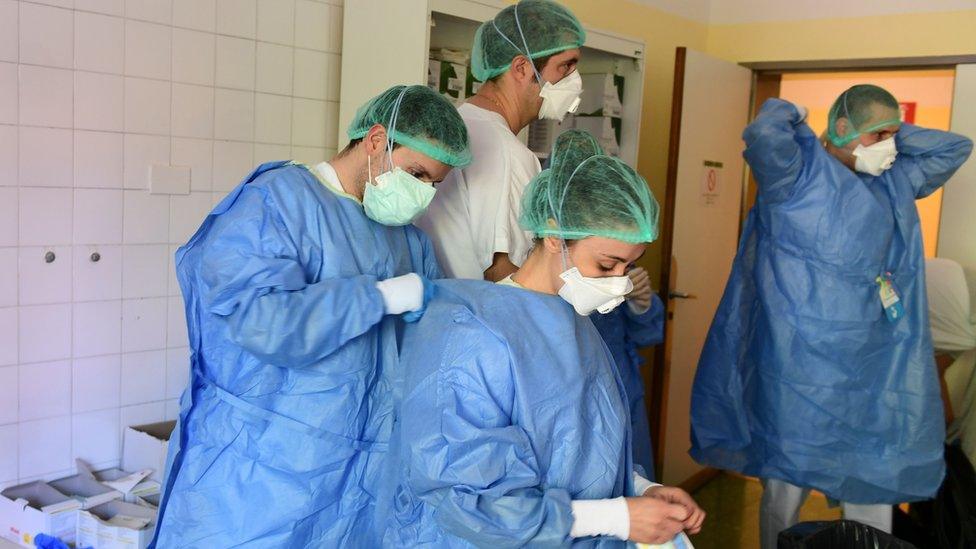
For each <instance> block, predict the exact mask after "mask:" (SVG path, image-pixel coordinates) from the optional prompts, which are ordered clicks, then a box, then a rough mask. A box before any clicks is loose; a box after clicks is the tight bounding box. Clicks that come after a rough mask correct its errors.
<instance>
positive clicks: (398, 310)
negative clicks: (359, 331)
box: [376, 273, 434, 322]
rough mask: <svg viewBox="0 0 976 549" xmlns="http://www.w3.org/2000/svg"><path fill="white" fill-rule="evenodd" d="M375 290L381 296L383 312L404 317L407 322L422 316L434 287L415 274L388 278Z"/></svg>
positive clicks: (379, 283)
mask: <svg viewBox="0 0 976 549" xmlns="http://www.w3.org/2000/svg"><path fill="white" fill-rule="evenodd" d="M376 289H377V290H379V291H380V294H382V296H383V310H384V313H385V314H388V315H401V314H404V313H407V314H408V315H410V317H409V318H407V315H404V320H407V321H408V322H413V321H416V320H418V319H419V318H420V316H421V315H423V311H424V310H425V309H426V306H427V302H428V301H430V298H431V297H432V296H433V294H434V285H433V284H431V283H430V281H429V280H427V279H426V278H424V277H422V276H420V275H418V274H417V273H407V274H405V275H401V276H397V277H393V278H388V279H386V280H382V281H380V282H377V283H376Z"/></svg>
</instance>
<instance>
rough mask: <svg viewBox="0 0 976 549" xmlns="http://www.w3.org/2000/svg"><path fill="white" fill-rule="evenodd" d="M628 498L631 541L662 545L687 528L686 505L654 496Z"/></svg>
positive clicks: (687, 514)
mask: <svg viewBox="0 0 976 549" xmlns="http://www.w3.org/2000/svg"><path fill="white" fill-rule="evenodd" d="M626 499H627V511H628V512H629V513H630V536H629V537H628V539H629V540H630V541H633V542H636V543H649V544H652V545H660V544H662V543H667V542H669V541H671V540H672V539H673V538H674V536H676V535H678V533H679V532H681V531H682V530H684V529H685V522H686V521H687V520H688V516H689V513H688V509H686V508H685V507H684V506H682V505H678V504H676V503H668V502H667V501H664V500H661V499H658V498H654V497H636V498H626Z"/></svg>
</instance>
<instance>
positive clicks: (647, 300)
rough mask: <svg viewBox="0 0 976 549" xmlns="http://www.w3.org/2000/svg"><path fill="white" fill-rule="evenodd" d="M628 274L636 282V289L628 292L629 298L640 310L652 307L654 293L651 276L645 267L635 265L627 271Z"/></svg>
mask: <svg viewBox="0 0 976 549" xmlns="http://www.w3.org/2000/svg"><path fill="white" fill-rule="evenodd" d="M627 276H629V277H630V281H631V282H633V283H634V289H633V290H631V292H630V293H629V294H627V299H628V300H629V301H630V302H631V303H632V304H633V305H634V308H635V309H637V310H638V311H646V310H647V309H649V308H650V307H651V294H653V293H654V290H653V289H652V288H651V277H650V276H649V275H648V274H647V271H645V270H644V268H643V267H635V268H633V269H631V270H629V271H627Z"/></svg>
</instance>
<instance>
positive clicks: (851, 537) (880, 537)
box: [776, 520, 915, 549]
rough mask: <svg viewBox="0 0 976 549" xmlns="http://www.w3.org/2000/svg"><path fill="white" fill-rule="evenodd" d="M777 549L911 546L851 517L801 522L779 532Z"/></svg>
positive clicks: (894, 548) (907, 548)
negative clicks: (850, 518) (849, 518)
mask: <svg viewBox="0 0 976 549" xmlns="http://www.w3.org/2000/svg"><path fill="white" fill-rule="evenodd" d="M776 546H777V548H778V549H915V546H914V545H912V544H911V543H908V542H907V541H903V540H900V539H898V538H896V537H895V536H892V535H891V534H886V533H884V532H882V531H881V530H878V529H877V528H873V527H871V526H868V525H866V524H861V523H860V522H855V521H853V520H834V521H823V522H801V523H800V524H797V525H796V526H793V527H792V528H790V529H788V530H783V531H782V532H780V533H779V538H778V539H777V545H776Z"/></svg>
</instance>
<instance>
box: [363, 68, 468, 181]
mask: <svg viewBox="0 0 976 549" xmlns="http://www.w3.org/2000/svg"><path fill="white" fill-rule="evenodd" d="M374 124H380V125H382V126H383V127H385V128H386V131H387V133H388V134H389V138H390V140H391V141H393V142H394V143H399V144H400V145H403V146H404V147H407V148H410V149H413V150H415V151H417V152H419V153H422V154H425V155H427V156H429V157H431V158H433V159H434V160H439V161H441V162H443V163H445V164H447V165H449V166H454V167H464V166H467V165H468V164H470V163H471V151H470V150H469V149H468V130H467V128H466V127H465V126H464V120H462V119H461V115H460V114H458V112H457V109H456V108H455V107H454V105H452V104H451V102H450V101H448V100H447V99H445V98H444V97H442V96H441V95H440V94H439V93H437V92H435V91H433V90H431V89H430V88H428V87H427V86H402V85H401V86H393V87H392V88H390V89H388V90H386V91H385V92H383V93H381V94H379V95H377V96H376V97H374V98H372V99H370V100H369V102H367V103H366V104H365V105H363V106H362V107H359V110H357V111H356V116H354V117H353V119H352V123H351V124H349V130H348V131H347V132H346V135H348V136H349V139H361V138H362V137H363V136H365V135H366V133H367V132H368V131H369V129H370V128H372V127H373V125H374Z"/></svg>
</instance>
